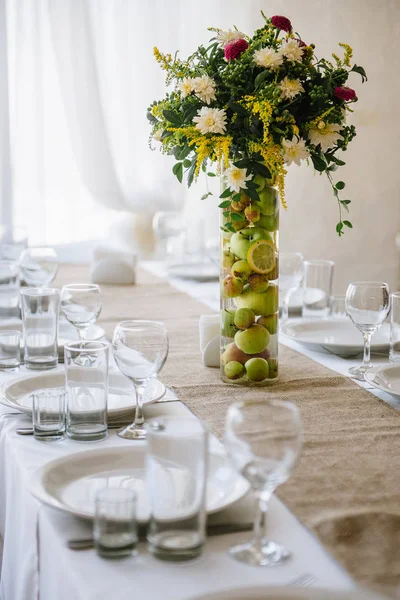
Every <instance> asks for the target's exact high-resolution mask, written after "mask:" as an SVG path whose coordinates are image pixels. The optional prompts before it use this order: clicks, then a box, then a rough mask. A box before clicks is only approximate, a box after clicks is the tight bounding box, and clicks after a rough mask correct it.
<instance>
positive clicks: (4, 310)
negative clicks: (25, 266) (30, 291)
mask: <svg viewBox="0 0 400 600" xmlns="http://www.w3.org/2000/svg"><path fill="white" fill-rule="evenodd" d="M19 291H20V278H19V267H18V263H17V262H15V261H11V260H0V319H9V318H13V317H14V318H15V317H16V318H18V319H19V318H20V309H19V302H20V300H19Z"/></svg>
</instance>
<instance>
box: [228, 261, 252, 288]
mask: <svg viewBox="0 0 400 600" xmlns="http://www.w3.org/2000/svg"><path fill="white" fill-rule="evenodd" d="M231 271H232V275H234V276H235V277H240V278H241V279H242V280H243V282H244V283H246V281H247V280H248V278H249V275H251V273H252V270H251V267H250V265H249V263H248V262H247V260H237V261H236V262H235V263H234V264H233V265H232V269H231Z"/></svg>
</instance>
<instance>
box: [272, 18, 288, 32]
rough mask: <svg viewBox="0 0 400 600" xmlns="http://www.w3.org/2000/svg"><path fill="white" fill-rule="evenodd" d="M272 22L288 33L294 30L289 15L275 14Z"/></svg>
mask: <svg viewBox="0 0 400 600" xmlns="http://www.w3.org/2000/svg"><path fill="white" fill-rule="evenodd" d="M271 22H272V25H274V27H276V28H277V29H282V31H286V32H287V33H289V32H290V31H292V24H291V22H290V21H289V19H288V18H287V17H282V16H280V15H275V16H274V17H272V19H271Z"/></svg>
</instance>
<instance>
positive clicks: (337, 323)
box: [282, 318, 390, 356]
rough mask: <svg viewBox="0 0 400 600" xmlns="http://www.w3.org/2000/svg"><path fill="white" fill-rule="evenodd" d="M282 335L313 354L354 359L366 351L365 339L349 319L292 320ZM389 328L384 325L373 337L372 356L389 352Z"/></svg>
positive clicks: (387, 325) (285, 326)
mask: <svg viewBox="0 0 400 600" xmlns="http://www.w3.org/2000/svg"><path fill="white" fill-rule="evenodd" d="M282 332H283V333H284V334H285V335H286V336H287V337H288V338H290V339H291V340H294V341H295V342H298V343H299V344H303V346H305V347H306V348H309V349H310V350H316V351H317V352H321V351H326V352H330V353H333V354H338V355H339V356H355V355H356V354H359V353H361V352H362V351H363V348H364V344H363V337H362V334H361V332H360V331H359V330H358V329H357V328H356V326H355V325H353V323H352V322H351V321H350V319H329V318H328V319H293V320H292V321H289V322H287V323H285V324H284V325H283V327H282ZM389 339H390V325H389V324H388V323H384V324H383V325H382V327H381V328H380V329H378V331H377V332H376V333H375V334H374V335H373V336H372V343H371V352H378V353H380V354H383V353H385V352H389Z"/></svg>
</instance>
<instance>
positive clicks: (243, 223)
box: [231, 212, 248, 231]
mask: <svg viewBox="0 0 400 600" xmlns="http://www.w3.org/2000/svg"><path fill="white" fill-rule="evenodd" d="M235 214H237V215H240V216H241V217H242V219H241V221H231V223H232V226H233V228H234V230H235V231H240V230H241V229H244V227H247V225H248V222H247V219H246V217H245V216H244V213H242V212H241V213H235Z"/></svg>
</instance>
